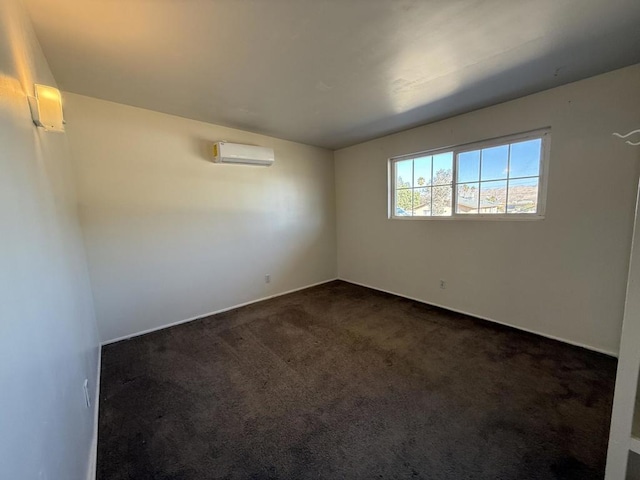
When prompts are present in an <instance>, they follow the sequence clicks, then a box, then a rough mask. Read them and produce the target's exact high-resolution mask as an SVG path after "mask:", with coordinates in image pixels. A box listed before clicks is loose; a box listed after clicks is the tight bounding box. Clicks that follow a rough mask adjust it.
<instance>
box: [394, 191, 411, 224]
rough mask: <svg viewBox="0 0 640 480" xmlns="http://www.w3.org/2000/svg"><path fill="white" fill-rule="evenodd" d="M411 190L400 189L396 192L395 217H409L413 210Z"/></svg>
mask: <svg viewBox="0 0 640 480" xmlns="http://www.w3.org/2000/svg"><path fill="white" fill-rule="evenodd" d="M412 192H413V189H411V188H400V189H398V190H396V211H395V216H396V217H410V216H411V211H412V210H413V202H412V198H411V195H412Z"/></svg>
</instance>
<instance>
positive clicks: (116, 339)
mask: <svg viewBox="0 0 640 480" xmlns="http://www.w3.org/2000/svg"><path fill="white" fill-rule="evenodd" d="M336 280H338V278H337V277H336V278H330V279H329V280H323V281H321V282H317V283H312V284H311V285H305V286H304V287H299V288H294V289H293V290H287V291H286V292H281V293H275V294H273V295H269V296H268V297H262V298H257V299H255V300H250V301H248V302H244V303H240V304H238V305H233V306H231V307H225V308H221V309H220V310H215V311H213V312H209V313H203V314H201V315H196V316H195V317H191V318H186V319H184V320H178V321H177V322H173V323H168V324H166V325H161V326H159V327H153V328H149V329H147V330H142V331H141V332H136V333H132V334H130V335H124V336H122V337H118V338H113V339H111V340H105V341H104V342H102V346H104V345H109V344H110V343H116V342H120V341H121V340H129V339H130V338H133V337H139V336H140V335H146V334H147V333H152V332H157V331H158V330H163V329H165V328H170V327H175V326H176V325H180V324H182V323H187V322H192V321H194V320H199V319H201V318H206V317H210V316H211V315H217V314H218V313H224V312H228V311H229V310H234V309H236V308H240V307H245V306H247V305H251V304H252V303H258V302H262V301H264V300H269V299H271V298H276V297H281V296H283V295H288V294H289V293H294V292H299V291H300V290H306V289H307V288H312V287H317V286H318V285H322V284H325V283H329V282H334V281H336Z"/></svg>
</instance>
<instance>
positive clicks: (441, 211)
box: [431, 186, 453, 216]
mask: <svg viewBox="0 0 640 480" xmlns="http://www.w3.org/2000/svg"><path fill="white" fill-rule="evenodd" d="M452 192H453V190H452V187H451V186H446V187H433V189H432V193H431V195H432V198H431V214H432V215H433V216H449V215H451V197H452Z"/></svg>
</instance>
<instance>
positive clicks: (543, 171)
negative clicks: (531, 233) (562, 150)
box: [387, 127, 551, 221]
mask: <svg viewBox="0 0 640 480" xmlns="http://www.w3.org/2000/svg"><path fill="white" fill-rule="evenodd" d="M538 138H539V139H541V140H542V145H541V148H540V173H539V175H538V178H539V180H538V204H537V206H538V208H537V212H536V213H506V212H505V213H489V214H487V213H485V214H482V213H474V214H469V213H456V211H455V210H456V208H455V207H456V200H457V198H456V197H457V194H458V188H457V185H458V183H457V182H456V180H457V177H458V175H457V173H458V172H457V168H458V167H457V164H458V154H460V153H464V152H468V151H473V150H480V149H483V148H489V147H497V146H500V145H506V144H510V143H517V142H521V141H526V140H534V139H538ZM550 147H551V128H550V127H546V128H540V129H537V130H532V131H529V132H523V133H516V134H513V135H506V136H503V137H496V138H492V139H489V140H481V141H478V142H473V143H466V144H463V145H456V146H452V147H442V148H436V149H431V150H424V151H421V152H415V153H409V154H406V155H399V156H395V157H391V158H389V160H388V177H389V182H388V192H387V198H388V207H389V211H388V218H389V219H391V220H445V221H451V220H454V221H458V220H462V221H474V220H476V221H477V220H508V221H522V220H542V219H543V218H544V215H545V210H546V200H547V183H548V182H547V180H548V173H549V153H550ZM448 152H452V153H453V165H452V177H451V178H452V196H451V215H446V216H444V215H443V216H400V215H396V204H395V203H396V195H395V193H396V185H395V179H396V163H398V162H400V161H403V160H410V159H414V158H420V157H424V156H431V155H438V154H441V153H448ZM461 183H465V182H461Z"/></svg>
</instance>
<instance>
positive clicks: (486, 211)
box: [389, 129, 550, 219]
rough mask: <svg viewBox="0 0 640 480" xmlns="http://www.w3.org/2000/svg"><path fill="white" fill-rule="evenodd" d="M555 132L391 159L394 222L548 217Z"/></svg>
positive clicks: (514, 137)
mask: <svg viewBox="0 0 640 480" xmlns="http://www.w3.org/2000/svg"><path fill="white" fill-rule="evenodd" d="M549 137H550V130H549V129H544V130H537V131H535V132H529V133H523V134H518V135H511V136H508V137H502V138H498V139H494V140H487V141H483V142H477V143H473V144H469V145H462V146H459V147H453V148H446V149H439V150H432V151H428V152H423V153H416V154H413V155H404V156H402V157H396V158H392V159H391V160H390V166H391V168H390V174H391V175H390V184H391V185H390V186H391V188H390V190H389V191H390V193H391V194H390V197H391V198H390V206H391V211H390V218H398V219H408V218H423V219H424V218H434V217H438V218H457V219H460V218H476V219H478V218H492V219H500V218H505V219H509V218H511V219H523V218H542V216H543V214H544V200H545V191H546V185H545V178H546V177H545V175H546V171H547V161H548V158H547V157H548V153H547V152H548V144H549Z"/></svg>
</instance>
